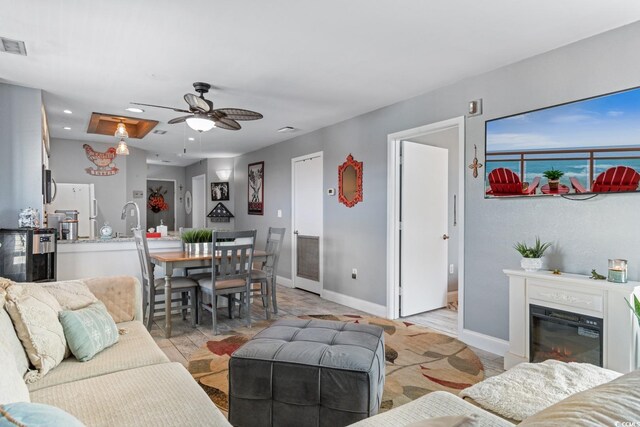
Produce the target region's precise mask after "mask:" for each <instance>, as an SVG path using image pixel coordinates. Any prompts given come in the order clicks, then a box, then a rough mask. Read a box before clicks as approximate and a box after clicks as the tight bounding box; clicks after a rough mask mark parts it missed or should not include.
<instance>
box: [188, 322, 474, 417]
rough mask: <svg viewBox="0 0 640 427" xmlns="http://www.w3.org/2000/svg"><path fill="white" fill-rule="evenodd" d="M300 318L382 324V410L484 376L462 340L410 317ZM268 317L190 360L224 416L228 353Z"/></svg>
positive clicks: (192, 369)
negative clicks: (414, 321)
mask: <svg viewBox="0 0 640 427" xmlns="http://www.w3.org/2000/svg"><path fill="white" fill-rule="evenodd" d="M298 317H299V318H301V319H311V318H314V319H325V320H340V321H343V322H354V323H364V324H371V325H378V326H380V327H382V328H383V329H384V332H385V334H384V340H385V341H384V342H385V356H386V374H385V375H386V378H385V386H384V395H383V398H382V407H381V409H380V412H384V411H387V410H389V409H391V408H394V407H397V406H400V405H402V404H405V403H407V402H410V401H412V400H414V399H417V398H418V397H420V396H423V395H425V394H427V393H431V392H432V391H437V390H445V391H449V392H452V393H455V394H458V392H459V391H460V390H462V389H464V388H467V387H469V386H471V385H473V384H476V383H478V382H480V381H482V380H483V379H484V368H483V366H482V362H480V359H478V356H476V355H475V353H474V352H473V351H472V350H471V349H469V348H468V347H467V345H466V344H465V343H463V342H462V341H458V340H457V339H455V338H451V337H449V336H446V335H443V334H440V333H437V332H435V331H433V330H430V329H428V328H425V327H422V326H418V325H415V324H413V323H409V322H396V321H393V320H387V319H382V318H379V317H362V316H357V315H344V316H334V315H310V316H298ZM271 323H272V322H271V321H262V322H257V323H254V324H253V327H252V328H251V329H244V330H242V331H235V332H237V333H236V334H234V335H220V336H218V337H215V338H214V339H213V340H211V341H208V342H207V343H206V344H205V345H204V346H203V347H202V348H200V349H199V350H198V351H196V352H195V353H194V354H193V355H192V356H191V358H190V360H189V365H188V369H189V372H190V373H191V375H193V377H194V378H195V379H196V381H197V382H198V383H199V384H200V386H202V388H203V389H204V390H205V391H206V392H207V394H208V395H209V397H211V400H212V401H213V402H214V403H215V404H216V406H218V408H220V409H221V410H222V411H223V412H224V413H225V415H226V414H227V410H228V404H229V401H228V390H229V385H228V366H229V358H230V355H231V353H233V352H234V351H235V350H236V349H237V348H239V347H240V346H241V345H243V344H244V343H245V342H247V341H248V340H249V339H250V338H251V337H252V336H254V335H255V334H257V333H258V332H260V331H261V330H263V329H264V328H266V327H267V326H269V324H271Z"/></svg>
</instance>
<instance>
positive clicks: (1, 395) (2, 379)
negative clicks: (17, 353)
mask: <svg viewBox="0 0 640 427" xmlns="http://www.w3.org/2000/svg"><path fill="white" fill-rule="evenodd" d="M29 401H30V399H29V390H28V389H27V385H26V384H25V383H24V380H23V379H22V375H21V374H20V372H18V368H16V362H15V360H14V357H13V354H11V350H9V348H8V347H7V346H6V345H5V343H4V342H3V341H0V404H3V403H13V402H29Z"/></svg>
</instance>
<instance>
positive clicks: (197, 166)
mask: <svg viewBox="0 0 640 427" xmlns="http://www.w3.org/2000/svg"><path fill="white" fill-rule="evenodd" d="M203 174H204V175H205V176H206V175H207V160H206V159H204V160H200V161H198V162H197V163H194V164H192V165H189V166H187V167H186V168H185V187H186V189H187V191H190V192H191V195H192V196H193V189H192V188H191V178H193V177H194V176H198V175H203ZM205 179H206V177H205ZM184 224H185V225H184V226H185V227H187V228H191V227H192V224H193V223H192V222H191V214H188V215H186V216H185V221H184Z"/></svg>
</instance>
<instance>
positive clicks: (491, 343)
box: [458, 329, 509, 357]
mask: <svg viewBox="0 0 640 427" xmlns="http://www.w3.org/2000/svg"><path fill="white" fill-rule="evenodd" d="M458 339H459V340H460V341H462V342H464V343H466V344H468V345H471V346H473V347H477V348H479V349H481V350H484V351H488V352H489V353H493V354H497V355H498V356H503V357H504V355H505V354H506V353H507V351H509V341H505V340H503V339H500V338H496V337H492V336H490V335H485V334H481V333H479V332H475V331H470V330H469V329H463V330H462V332H461V333H460V334H459V336H458Z"/></svg>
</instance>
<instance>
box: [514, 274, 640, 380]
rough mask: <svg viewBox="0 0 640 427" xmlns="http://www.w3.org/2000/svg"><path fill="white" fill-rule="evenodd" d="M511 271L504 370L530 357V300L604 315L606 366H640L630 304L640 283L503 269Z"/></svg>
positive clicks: (622, 368)
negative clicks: (507, 341)
mask: <svg viewBox="0 0 640 427" xmlns="http://www.w3.org/2000/svg"><path fill="white" fill-rule="evenodd" d="M503 271H504V273H505V274H506V275H507V276H509V351H508V352H507V353H506V354H505V356H504V367H505V369H509V368H512V367H513V366H515V365H517V364H518V363H522V362H528V361H529V304H535V305H540V306H544V307H549V308H553V309H558V310H565V311H570V312H573V313H579V314H584V315H587V316H593V317H597V318H601V319H604V325H603V326H604V332H603V366H604V367H605V368H608V369H612V370H615V371H618V372H622V373H626V372H630V371H632V370H634V369H637V367H638V366H639V356H640V351H639V347H640V344H639V339H638V332H639V328H638V322H637V320H636V318H635V316H634V315H633V313H632V312H631V310H630V309H629V307H628V306H627V303H626V301H625V298H626V299H630V298H632V295H633V294H636V295H638V297H639V298H640V282H628V283H624V284H620V283H611V282H608V281H606V280H592V279H590V278H589V277H588V276H583V275H578V274H569V273H562V274H561V275H555V274H553V273H551V272H550V271H538V272H534V273H530V272H526V271H524V270H503Z"/></svg>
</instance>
